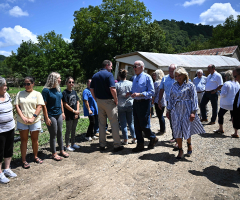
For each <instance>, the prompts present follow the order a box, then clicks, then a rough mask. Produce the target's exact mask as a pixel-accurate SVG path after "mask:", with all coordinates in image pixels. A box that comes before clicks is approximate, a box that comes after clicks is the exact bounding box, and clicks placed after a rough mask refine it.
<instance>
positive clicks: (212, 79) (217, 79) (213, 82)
mask: <svg viewBox="0 0 240 200" xmlns="http://www.w3.org/2000/svg"><path fill="white" fill-rule="evenodd" d="M219 85H223V79H222V76H221V74H219V73H218V72H216V71H215V72H214V73H213V74H209V75H208V77H207V83H206V86H205V90H206V91H211V90H215V89H217V87H218V86H219Z"/></svg>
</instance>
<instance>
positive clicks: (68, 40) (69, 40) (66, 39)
mask: <svg viewBox="0 0 240 200" xmlns="http://www.w3.org/2000/svg"><path fill="white" fill-rule="evenodd" d="M63 39H64V41H65V42H68V43H71V42H72V40H71V39H68V38H63Z"/></svg>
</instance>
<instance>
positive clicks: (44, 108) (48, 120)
mask: <svg viewBox="0 0 240 200" xmlns="http://www.w3.org/2000/svg"><path fill="white" fill-rule="evenodd" d="M46 106H47V102H46V101H45V105H44V106H43V115H44V117H45V122H46V124H47V125H48V126H51V124H52V122H51V120H50V119H49V117H48V112H47V107H46Z"/></svg>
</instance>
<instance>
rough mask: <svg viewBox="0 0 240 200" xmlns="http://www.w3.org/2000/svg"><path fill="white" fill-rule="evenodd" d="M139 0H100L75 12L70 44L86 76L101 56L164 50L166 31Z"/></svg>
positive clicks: (92, 71)
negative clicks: (101, 0)
mask: <svg viewBox="0 0 240 200" xmlns="http://www.w3.org/2000/svg"><path fill="white" fill-rule="evenodd" d="M150 20H151V13H150V12H149V11H147V9H146V7H145V5H144V4H143V3H142V2H140V1H139V0H103V3H102V4H101V5H100V6H95V7H93V6H89V7H88V8H81V9H80V10H79V11H75V13H74V27H73V29H72V33H71V39H73V46H74V48H75V49H76V51H77V52H78V55H79V56H80V58H81V66H82V68H84V69H85V72H86V78H89V77H91V76H92V75H93V73H94V71H95V70H96V69H97V68H100V67H101V63H102V61H103V60H104V59H110V60H113V58H114V56H116V55H120V54H124V53H129V52H133V51H154V52H163V51H164V50H166V49H167V48H166V44H165V36H164V35H165V34H164V32H163V31H162V30H161V28H160V27H159V26H158V24H157V23H155V22H153V23H150Z"/></svg>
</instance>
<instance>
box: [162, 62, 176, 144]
mask: <svg viewBox="0 0 240 200" xmlns="http://www.w3.org/2000/svg"><path fill="white" fill-rule="evenodd" d="M176 68H177V65H176V64H171V65H170V66H169V67H168V72H169V74H168V75H166V76H164V77H163V79H162V81H161V84H160V86H159V88H160V92H159V100H158V107H159V109H160V110H162V104H161V100H162V98H163V93H164V92H165V94H166V101H167V103H168V101H169V98H170V91H171V88H172V85H173V83H175V79H174V74H173V72H174V70H175V69H176ZM169 120H170V127H171V129H172V123H171V116H169ZM170 142H175V138H174V137H173V134H172V139H171V140H170Z"/></svg>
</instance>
